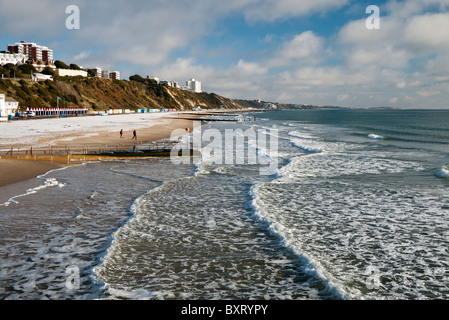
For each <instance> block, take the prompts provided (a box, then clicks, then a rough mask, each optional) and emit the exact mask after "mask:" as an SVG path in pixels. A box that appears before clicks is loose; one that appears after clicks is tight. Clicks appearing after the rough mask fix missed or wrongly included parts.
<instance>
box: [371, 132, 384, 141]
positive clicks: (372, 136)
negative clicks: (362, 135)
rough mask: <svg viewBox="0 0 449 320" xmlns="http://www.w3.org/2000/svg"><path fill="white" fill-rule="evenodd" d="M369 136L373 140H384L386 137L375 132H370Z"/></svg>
mask: <svg viewBox="0 0 449 320" xmlns="http://www.w3.org/2000/svg"><path fill="white" fill-rule="evenodd" d="M368 138H369V139H372V140H382V139H384V137H383V136H379V135H377V134H374V133H371V134H369V135H368Z"/></svg>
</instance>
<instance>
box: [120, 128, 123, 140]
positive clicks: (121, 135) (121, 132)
mask: <svg viewBox="0 0 449 320" xmlns="http://www.w3.org/2000/svg"><path fill="white" fill-rule="evenodd" d="M121 138H123V129H122V130H120V139H121Z"/></svg>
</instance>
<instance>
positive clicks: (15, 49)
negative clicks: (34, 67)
mask: <svg viewBox="0 0 449 320" xmlns="http://www.w3.org/2000/svg"><path fill="white" fill-rule="evenodd" d="M8 52H9V53H10V54H14V53H16V54H24V55H27V56H28V58H29V59H31V60H34V61H43V62H45V63H48V64H53V50H51V49H49V48H48V47H45V46H41V45H38V44H36V43H33V42H26V41H20V42H18V43H15V44H9V45H8Z"/></svg>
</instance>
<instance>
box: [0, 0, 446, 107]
mask: <svg viewBox="0 0 449 320" xmlns="http://www.w3.org/2000/svg"><path fill="white" fill-rule="evenodd" d="M69 5H77V6H78V7H79V8H80V22H81V25H80V29H79V30H68V29H67V28H66V27H65V23H66V19H67V17H68V14H66V13H65V10H66V7H67V6H69ZM369 5H376V6H378V7H379V8H380V23H381V24H380V26H381V27H380V29H379V30H368V29H367V28H366V26H365V21H366V19H367V18H368V17H369V14H367V13H366V12H365V10H366V8H367V6H369ZM448 9H449V0H394V1H393V0H384V1H351V0H238V1H237V0H228V1H215V0H196V1H185V0H172V1H162V0H132V1H122V0H95V1H88V0H78V1H75V0H70V1H66V0H58V1H56V0H39V1H30V0H15V1H11V0H0V30H1V31H0V49H1V50H5V49H6V46H7V44H8V43H14V42H17V41H20V40H26V41H30V42H36V43H39V44H43V45H46V46H48V47H50V48H52V49H53V50H54V55H55V59H59V60H62V61H64V62H66V63H76V64H78V65H81V66H83V67H96V66H98V67H101V68H103V69H111V70H119V71H121V76H122V78H124V79H128V77H129V76H130V75H133V74H140V75H142V76H146V75H151V76H157V77H159V78H161V79H165V80H174V81H178V82H179V83H180V84H184V83H185V81H186V80H188V79H190V78H192V77H193V78H197V79H199V80H200V81H202V84H203V90H205V91H207V92H215V93H217V94H220V95H223V96H226V97H230V98H242V99H262V100H265V101H273V102H283V103H304V104H318V105H340V106H348V107H379V106H389V107H406V108H447V107H449V102H448V101H449V99H448V98H449V32H447V30H449V12H448ZM1 47H4V48H1Z"/></svg>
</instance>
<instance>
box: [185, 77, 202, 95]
mask: <svg viewBox="0 0 449 320" xmlns="http://www.w3.org/2000/svg"><path fill="white" fill-rule="evenodd" d="M186 85H187V87H188V88H189V89H190V90H192V91H193V92H196V93H201V92H202V90H201V82H200V81H198V80H196V79H193V78H192V79H190V80H189V81H187V83H186Z"/></svg>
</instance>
